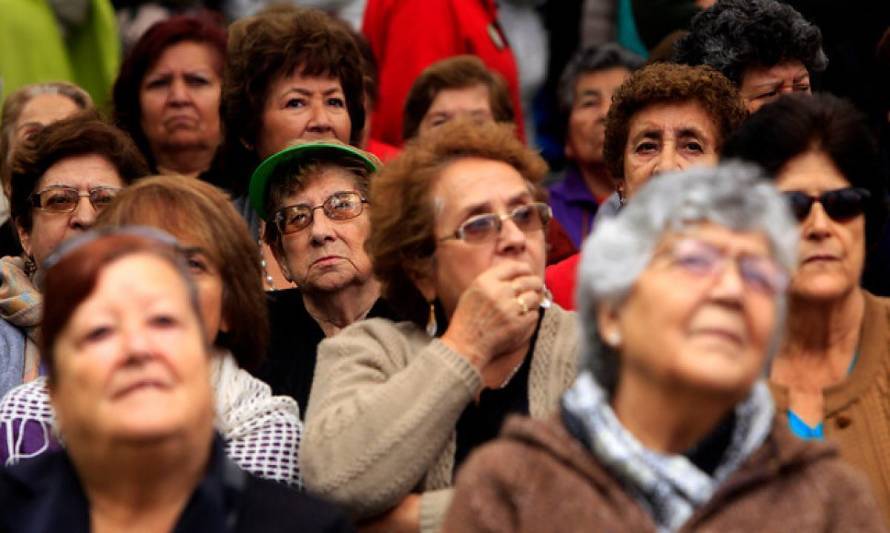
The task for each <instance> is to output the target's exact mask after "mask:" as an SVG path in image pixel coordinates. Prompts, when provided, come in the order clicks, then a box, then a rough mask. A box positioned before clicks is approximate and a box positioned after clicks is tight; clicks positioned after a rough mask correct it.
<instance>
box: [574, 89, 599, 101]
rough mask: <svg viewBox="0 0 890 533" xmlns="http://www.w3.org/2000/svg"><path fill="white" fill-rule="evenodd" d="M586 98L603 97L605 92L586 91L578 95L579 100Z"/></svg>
mask: <svg viewBox="0 0 890 533" xmlns="http://www.w3.org/2000/svg"><path fill="white" fill-rule="evenodd" d="M585 96H599V97H602V96H603V91H601V90H599V89H584V90H583V91H581V94H579V95H578V99H579V100H580V99H581V98H584V97H585Z"/></svg>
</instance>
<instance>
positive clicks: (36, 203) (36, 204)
mask: <svg viewBox="0 0 890 533" xmlns="http://www.w3.org/2000/svg"><path fill="white" fill-rule="evenodd" d="M122 189H123V187H110V186H108V185H99V186H97V187H93V188H91V189H90V190H89V191H87V192H83V191H81V190H80V189H78V188H76V187H70V186H68V185H50V186H49V187H47V188H45V189H41V190H39V191H36V192H33V193H31V195H30V196H28V201H29V203H30V204H31V207H32V208H34V209H40V210H41V211H45V212H47V213H58V214H71V213H73V212H75V211H77V206H78V205H80V199H81V198H88V199H89V200H90V205H91V206H92V207H93V209H94V210H95V211H101V210H102V209H105V207H107V205H103V206H97V205H96V204H95V203H94V202H93V198H92V196H93V193H94V192H95V191H113V194H112V195H111V198H112V199H114V197H115V196H117V194H118V193H119V192H121V190H122ZM50 191H73V192H75V193H77V201H76V202H74V204H72V207H71V209H64V210H57V209H49V208H47V207H46V206H42V205H40V195H42V194H43V193H46V192H50Z"/></svg>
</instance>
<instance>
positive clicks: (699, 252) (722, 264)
mask: <svg viewBox="0 0 890 533" xmlns="http://www.w3.org/2000/svg"><path fill="white" fill-rule="evenodd" d="M670 258H671V265H673V266H676V267H678V268H680V269H682V270H683V271H685V272H688V273H690V274H692V275H695V276H699V277H703V278H704V277H706V278H715V277H719V276H720V275H722V274H723V271H724V269H725V268H726V263H727V262H728V261H729V260H730V259H735V261H736V265H737V266H738V271H739V275H740V276H741V278H742V283H743V284H744V285H745V287H747V288H749V289H751V290H753V291H755V292H759V293H761V294H765V295H768V296H775V295H777V294H779V293H781V292H782V291H784V290H785V288H786V287H787V286H788V274H787V273H786V272H785V271H784V270H783V269H782V268H781V267H780V266H779V265H778V264H776V262H775V261H773V260H772V259H771V258H768V257H765V256H760V255H753V254H740V255H738V256H735V257H732V256H730V255H729V254H727V253H726V251H725V250H722V249H720V248H719V247H717V246H714V245H711V244H708V243H706V242H703V241H700V240H696V239H682V240H679V241H677V242H676V243H675V244H674V246H673V248H672V249H671V250H670Z"/></svg>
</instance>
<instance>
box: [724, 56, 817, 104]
mask: <svg viewBox="0 0 890 533" xmlns="http://www.w3.org/2000/svg"><path fill="white" fill-rule="evenodd" d="M811 92H812V89H811V88H810V73H809V71H807V68H806V67H805V66H803V63H801V62H800V61H798V60H796V59H793V60H791V61H786V62H784V63H779V64H778V65H774V66H772V67H748V68H747V69H745V72H744V74H743V75H742V83H741V85H739V93H740V94H741V96H742V100H744V101H745V107H746V108H747V109H748V112H749V113H753V112H755V111H757V110H758V109H760V108H761V107H763V106H764V105H766V104H768V103H770V102H772V101H773V100H775V99H777V98H779V97H780V96H782V95H783V94H787V93H807V94H810V93H811Z"/></svg>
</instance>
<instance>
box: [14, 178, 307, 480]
mask: <svg viewBox="0 0 890 533" xmlns="http://www.w3.org/2000/svg"><path fill="white" fill-rule="evenodd" d="M129 224H138V225H145V226H151V227H155V228H160V229H162V230H165V231H167V232H169V233H171V234H172V235H174V236H175V237H176V238H177V239H178V242H179V243H180V245H181V246H183V247H184V248H185V250H186V252H188V253H187V260H188V266H189V270H190V273H191V276H192V279H193V281H194V283H195V285H196V286H197V289H198V293H197V296H198V302H199V304H200V307H201V313H202V317H203V324H204V328H205V330H206V333H207V339H208V342H209V343H210V344H211V345H212V346H213V351H212V354H213V358H212V360H211V384H212V386H213V392H214V401H215V405H216V415H217V418H216V423H217V429H218V430H219V431H220V433H221V434H222V437H223V439H224V440H225V449H226V453H227V454H228V456H229V457H230V458H232V460H234V461H235V462H236V463H237V464H239V465H240V466H241V467H242V468H244V469H245V470H248V471H250V472H252V473H254V474H256V475H257V476H260V477H263V478H267V479H274V480H277V481H283V482H286V483H291V484H298V483H299V481H300V476H299V466H298V464H297V452H298V447H299V442H300V433H301V431H302V425H301V424H300V421H299V410H298V408H297V406H296V405H295V403H294V402H293V401H292V400H291V399H290V398H285V397H281V396H276V397H272V395H271V393H270V391H269V387H268V386H266V385H265V384H263V383H262V382H260V381H259V380H257V379H255V378H253V377H251V376H250V375H249V374H248V373H247V372H246V371H245V370H242V369H240V368H239V367H244V368H248V369H250V368H254V367H256V366H257V364H258V359H259V356H260V355H261V354H263V352H264V350H265V346H266V342H267V335H268V333H267V332H268V323H267V319H266V309H265V306H264V305H263V289H262V284H261V281H260V276H259V269H260V267H259V264H258V262H257V261H256V260H255V256H254V254H252V253H250V251H251V250H252V249H253V246H252V245H253V242H252V240H251V238H250V237H249V235H248V234H247V228H246V227H245V225H244V222H243V220H242V219H241V217H240V216H238V214H237V212H235V210H234V208H233V207H232V206H231V205H230V203H229V201H228V198H227V197H226V195H225V194H223V193H222V192H221V191H219V190H218V189H216V188H215V187H213V186H212V185H209V184H207V183H204V182H201V181H198V180H184V179H182V177H180V176H161V177H153V178H146V179H144V180H140V182H139V183H137V184H135V185H133V186H131V187H130V188H128V189H127V190H125V191H122V192H121V193H120V194H119V195H118V196H117V197H116V198H115V201H114V202H113V203H112V205H111V206H109V207H108V209H106V210H105V211H104V212H103V213H102V216H101V218H100V220H99V224H98V225H99V226H121V225H129ZM55 425H56V420H55V417H54V413H53V411H52V408H51V406H50V405H49V396H48V395H47V388H46V381H45V380H44V379H43V378H39V379H37V380H35V381H32V382H30V383H28V384H26V385H23V386H21V387H18V388H16V389H13V390H12V391H10V392H9V393H8V394H7V395H6V396H5V397H4V398H3V400H0V459H2V460H3V461H4V462H8V463H14V462H16V461H18V460H20V459H23V458H27V457H31V456H34V455H36V454H40V453H43V452H45V451H47V450H53V449H57V448H58V447H59V443H58V442H57V441H56V440H55V439H52V438H49V436H50V435H53V432H52V431H50V430H51V429H52V428H54V427H55Z"/></svg>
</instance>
